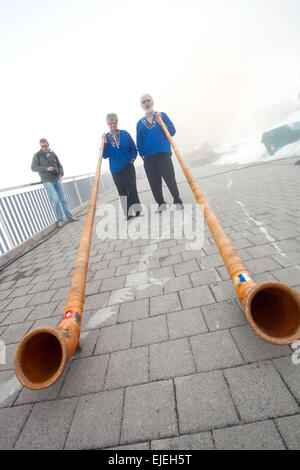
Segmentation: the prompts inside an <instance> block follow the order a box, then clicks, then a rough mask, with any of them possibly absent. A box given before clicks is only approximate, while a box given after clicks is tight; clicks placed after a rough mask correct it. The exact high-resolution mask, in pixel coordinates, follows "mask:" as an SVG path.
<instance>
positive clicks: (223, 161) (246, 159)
mask: <svg viewBox="0 0 300 470" xmlns="http://www.w3.org/2000/svg"><path fill="white" fill-rule="evenodd" d="M296 121H300V110H299V111H296V112H295V113H293V114H291V115H290V116H289V117H288V118H287V119H286V120H285V121H282V122H280V123H278V124H277V125H275V126H273V127H272V129H274V128H275V127H280V126H283V125H286V124H292V123H293V122H296ZM267 130H269V129H264V130H262V131H261V132H259V133H256V134H254V135H251V136H249V137H245V138H243V139H240V140H239V141H236V142H231V143H230V144H228V145H222V146H218V147H215V148H214V149H213V150H214V151H215V152H216V153H217V154H219V155H221V157H220V159H219V160H217V161H216V162H214V165H216V166H219V165H231V164H234V163H239V164H244V165H246V164H249V163H252V162H259V161H267V160H268V161H270V160H272V161H273V160H277V159H279V158H289V157H294V156H297V155H299V156H300V140H297V141H296V142H293V143H292V144H289V145H285V146H284V147H282V148H281V149H279V150H277V152H276V153H275V155H273V156H271V155H269V154H268V152H267V150H266V148H265V146H264V145H263V144H262V143H261V137H262V134H263V133H264V132H266V131H267Z"/></svg>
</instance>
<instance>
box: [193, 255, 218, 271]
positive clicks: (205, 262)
mask: <svg viewBox="0 0 300 470" xmlns="http://www.w3.org/2000/svg"><path fill="white" fill-rule="evenodd" d="M198 263H199V264H200V268H201V269H207V268H216V267H218V266H223V264H224V261H223V259H222V256H221V255H220V254H219V253H217V254H215V255H209V256H200V257H199V258H198Z"/></svg>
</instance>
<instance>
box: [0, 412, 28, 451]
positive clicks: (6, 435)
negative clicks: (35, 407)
mask: <svg viewBox="0 0 300 470" xmlns="http://www.w3.org/2000/svg"><path fill="white" fill-rule="evenodd" d="M30 411H31V405H25V406H17V407H15V408H4V409H0V449H1V450H10V449H12V448H13V447H14V445H15V442H16V440H17V438H18V436H19V433H20V431H21V429H22V428H23V426H24V423H25V421H26V419H27V417H28V415H29V413H30Z"/></svg>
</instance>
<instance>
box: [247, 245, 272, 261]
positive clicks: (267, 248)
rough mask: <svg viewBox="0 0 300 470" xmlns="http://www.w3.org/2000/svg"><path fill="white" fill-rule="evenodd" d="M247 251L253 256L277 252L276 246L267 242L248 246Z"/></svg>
mask: <svg viewBox="0 0 300 470" xmlns="http://www.w3.org/2000/svg"><path fill="white" fill-rule="evenodd" d="M246 251H247V252H248V253H250V255H251V256H252V257H253V258H263V257H264V256H269V255H273V254H276V253H277V250H276V248H275V247H274V246H272V245H270V244H267V243H266V244H265V245H259V246H253V247H249V248H246Z"/></svg>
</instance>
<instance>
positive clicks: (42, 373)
mask: <svg viewBox="0 0 300 470" xmlns="http://www.w3.org/2000/svg"><path fill="white" fill-rule="evenodd" d="M103 146H104V141H103V138H102V145H101V149H100V155H99V160H98V165H97V169H96V174H95V177H94V182H93V186H92V189H91V194H90V199H89V204H88V211H87V215H86V218H85V222H84V226H83V230H82V235H81V240H80V245H79V250H78V254H77V258H76V263H75V267H74V272H73V277H72V281H71V286H70V290H69V295H68V299H67V305H66V308H65V311H64V314H63V318H62V320H61V321H60V323H59V324H58V325H57V327H56V328H52V327H44V326H42V327H38V328H35V329H34V330H32V331H30V332H29V333H27V334H26V335H25V336H24V338H23V339H22V340H21V342H20V343H19V345H18V348H17V351H16V354H15V362H14V366H15V372H16V376H17V377H18V379H19V381H20V382H21V384H22V385H23V386H24V387H26V388H29V389H32V390H40V389H43V388H46V387H49V386H50V385H52V384H53V383H54V382H56V380H57V379H58V378H59V377H60V376H61V374H62V373H63V371H64V369H65V366H66V364H67V362H68V360H69V359H70V357H71V356H72V355H73V353H74V351H75V349H76V348H77V349H81V346H80V343H79V336H80V327H81V316H82V311H83V304H84V294H85V287H86V277H87V270H88V262H89V256H90V248H91V240H92V234H93V225H94V218H95V211H96V204H97V197H98V187H99V181H100V172H101V163H102V155H103Z"/></svg>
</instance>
